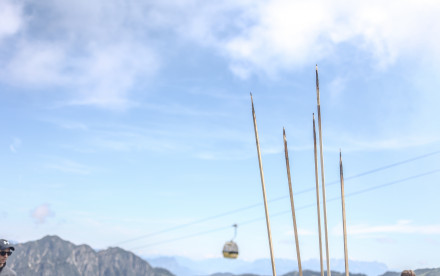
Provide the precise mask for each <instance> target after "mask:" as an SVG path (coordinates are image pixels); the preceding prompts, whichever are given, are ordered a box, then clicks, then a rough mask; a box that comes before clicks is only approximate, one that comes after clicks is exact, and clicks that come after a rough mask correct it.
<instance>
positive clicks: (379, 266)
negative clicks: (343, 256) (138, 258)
mask: <svg viewBox="0 0 440 276" xmlns="http://www.w3.org/2000/svg"><path fill="white" fill-rule="evenodd" d="M147 260H148V263H150V264H151V265H152V266H158V267H163V268H166V269H168V270H169V271H171V272H172V273H173V274H175V275H177V276H194V275H213V274H216V275H219V276H221V275H220V274H218V273H224V274H222V275H223V276H228V275H240V276H243V275H250V274H253V275H272V265H271V260H270V259H257V260H254V261H245V260H242V259H240V258H238V259H234V260H231V259H225V258H210V259H204V260H192V259H188V258H184V257H177V256H176V257H156V258H148V259H147ZM330 263H331V264H332V271H338V272H343V271H344V270H345V262H344V260H340V259H331V260H330ZM275 265H276V269H277V275H283V274H286V273H289V272H292V271H298V267H297V262H296V260H290V259H279V258H277V259H275ZM349 267H350V272H351V274H353V275H354V274H356V273H359V274H366V275H368V276H378V275H380V274H383V273H385V272H386V271H387V270H388V268H387V266H386V265H385V264H383V263H378V262H365V261H353V260H350V261H349ZM302 268H303V271H306V270H309V271H320V262H319V260H316V259H310V260H305V261H303V262H302ZM335 273H336V272H335ZM319 274H320V273H319ZM319 276H320V275H319ZM399 276H400V275H399Z"/></svg>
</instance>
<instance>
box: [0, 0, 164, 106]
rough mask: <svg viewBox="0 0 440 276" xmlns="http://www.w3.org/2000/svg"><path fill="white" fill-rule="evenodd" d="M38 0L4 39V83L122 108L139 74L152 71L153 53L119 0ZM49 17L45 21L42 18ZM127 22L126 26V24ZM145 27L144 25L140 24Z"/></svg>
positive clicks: (156, 63)
mask: <svg viewBox="0 0 440 276" xmlns="http://www.w3.org/2000/svg"><path fill="white" fill-rule="evenodd" d="M107 3H109V2H107V1H105V2H104V1H102V2H99V1H97V2H94V3H92V4H91V3H89V2H87V3H86V1H75V2H69V3H68V2H59V1H51V0H48V1H39V2H36V3H27V4H26V5H28V6H32V9H31V8H30V7H28V8H29V9H27V10H28V13H29V14H26V15H22V18H21V21H23V22H24V23H23V24H24V25H25V27H23V28H22V29H21V31H20V33H19V34H20V35H16V36H15V37H11V38H9V40H7V42H8V45H9V52H10V53H9V54H8V55H7V56H4V57H3V60H1V62H2V63H4V64H2V65H3V66H2V67H3V68H4V70H3V72H2V74H1V75H0V77H1V78H2V79H3V81H5V82H9V83H12V84H14V85H17V86H25V87H27V88H32V89H39V88H40V89H41V88H46V89H47V88H52V89H56V90H58V91H61V93H63V92H64V93H69V94H68V95H71V96H72V99H71V100H70V101H69V102H68V104H75V105H95V106H100V107H104V108H114V109H124V108H127V107H130V106H132V105H134V103H133V102H131V101H130V100H128V95H129V93H130V92H131V91H132V89H133V88H134V83H136V81H138V80H139V79H143V80H145V79H148V78H149V77H151V76H153V75H154V73H155V72H156V70H157V69H158V66H159V63H160V62H159V59H158V57H157V54H156V53H155V51H154V50H153V48H152V47H151V43H150V42H149V41H148V40H144V39H145V36H144V35H143V34H142V33H138V32H137V30H136V28H135V27H133V26H136V22H133V24H132V26H130V27H129V26H125V24H124V22H126V21H130V15H129V14H126V12H127V13H128V12H129V10H130V9H129V7H128V6H126V5H124V4H123V3H119V2H115V1H113V2H111V3H109V4H107ZM47 18H51V20H47ZM127 25H131V24H128V23H127ZM142 25H143V26H145V25H144V24H142Z"/></svg>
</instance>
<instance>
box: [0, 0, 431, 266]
mask: <svg viewBox="0 0 440 276" xmlns="http://www.w3.org/2000/svg"><path fill="white" fill-rule="evenodd" d="M438 14H440V4H439V3H438V1H434V0H432V1H431V0H422V1H415V0H414V1H413V0H407V1H397V0H391V1H376V0H372V1H356V2H353V1H342V0H341V1H339V0H333V1H324V0H311V1H296V0H295V1H287V0H272V1H262V0H256V1H249V0H236V1H228V0H226V1H220V2H219V1H217V2H214V1H200V0H175V1H155V0H152V1H139V0H125V1H121V0H105V1H104V0H95V1H85V0H78V1H56V0H41V1H24V0H0V68H1V69H0V129H1V135H0V188H1V200H0V208H1V209H0V210H1V211H0V221H1V225H2V227H1V229H0V234H1V236H2V238H7V239H10V240H12V241H14V242H27V241H32V240H37V239H40V238H42V237H44V236H46V235H58V236H60V237H61V238H63V239H65V240H69V241H71V242H73V243H75V244H83V243H85V244H89V245H90V246H92V247H93V248H96V249H105V248H107V247H110V246H119V247H122V248H124V249H126V250H130V251H132V252H134V253H136V254H138V255H141V256H147V257H148V256H184V257H188V258H193V259H206V258H217V257H221V249H222V246H223V244H224V242H225V241H228V240H230V239H231V238H233V237H234V229H233V227H232V225H233V224H235V223H236V224H238V231H237V236H236V238H235V241H236V242H237V243H238V244H239V248H240V258H242V259H244V260H255V259H259V258H269V257H270V251H269V243H268V235H267V229H266V220H265V211H264V202H263V193H262V186H261V180H260V171H259V166H258V156H257V148H256V141H255V135H254V127H253V119H252V108H251V98H250V93H252V95H253V102H254V106H255V112H256V120H257V125H258V133H259V142H260V147H261V155H262V163H263V169H264V177H265V184H266V193H267V199H268V213H269V218H270V227H271V234H272V239H273V250H274V256H275V257H276V258H287V259H292V260H293V259H296V252H295V241H294V234H293V233H294V232H293V224H292V213H291V209H290V199H289V188H288V181H287V173H286V163H285V157H284V145H283V136H282V131H283V127H284V128H285V130H286V136H287V141H288V150H289V158H290V168H291V176H292V186H293V193H294V203H295V209H296V210H295V213H296V222H297V225H298V229H299V246H300V253H301V259H303V260H308V259H318V258H319V245H318V220H317V206H316V190H315V171H314V164H315V163H314V151H313V127H312V116H313V113H315V116H316V114H317V101H316V88H315V67H316V65H318V68H319V82H320V100H321V115H322V134H323V136H322V138H323V148H324V151H323V155H324V172H325V179H326V182H325V184H326V199H327V201H326V202H327V220H328V227H327V229H328V235H329V253H330V257H331V258H336V259H342V258H343V257H344V247H343V235H342V212H341V191H340V185H339V151H340V150H341V152H342V159H343V166H344V176H345V178H346V179H345V207H346V220H347V231H348V235H347V241H348V256H349V259H351V260H359V261H378V262H381V263H384V264H386V265H387V266H388V267H389V268H390V269H393V270H403V269H416V268H425V267H439V266H440V263H439V260H438V248H439V246H440V216H439V215H438V210H439V208H440V203H439V200H438V199H439V194H440V183H439V180H438V179H439V176H440V167H439V165H438V164H440V123H439V121H440V120H439V119H440V118H439V115H438V103H439V102H440V94H439V93H438V87H439V86H440V78H439V72H440V65H439V64H440V48H439V47H438V45H439V44H440V36H438V35H437V34H438V33H440V20H439V19H438ZM319 185H320V192H319V194H320V201H321V206H320V207H321V219H323V217H322V186H321V185H322V183H321V181H320V182H319ZM321 223H322V231H324V226H323V221H321ZM323 233H324V232H323ZM323 235H324V234H323ZM323 239H324V236H323ZM324 257H325V256H324Z"/></svg>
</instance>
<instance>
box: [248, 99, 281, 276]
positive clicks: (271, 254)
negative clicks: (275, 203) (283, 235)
mask: <svg viewBox="0 0 440 276" xmlns="http://www.w3.org/2000/svg"><path fill="white" fill-rule="evenodd" d="M251 102H252V116H253V119H254V130H255V141H256V143H257V152H258V164H259V165H260V178H261V187H262V189H263V199H264V210H265V212H266V225H267V235H268V238H269V248H270V260H271V261H272V275H273V276H276V275H277V273H276V271H275V260H274V257H273V248H272V234H271V232H270V221H269V211H268V209H267V199H266V187H265V185H264V173H263V163H262V162H261V153H260V142H259V140H258V130H257V119H256V117H255V109H254V101H253V99H252V93H251Z"/></svg>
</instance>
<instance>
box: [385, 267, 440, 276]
mask: <svg viewBox="0 0 440 276" xmlns="http://www.w3.org/2000/svg"><path fill="white" fill-rule="evenodd" d="M414 272H415V274H416V276H440V268H424V269H416V270H414ZM400 273H401V272H392V271H388V272H386V273H384V274H382V275H380V276H400Z"/></svg>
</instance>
